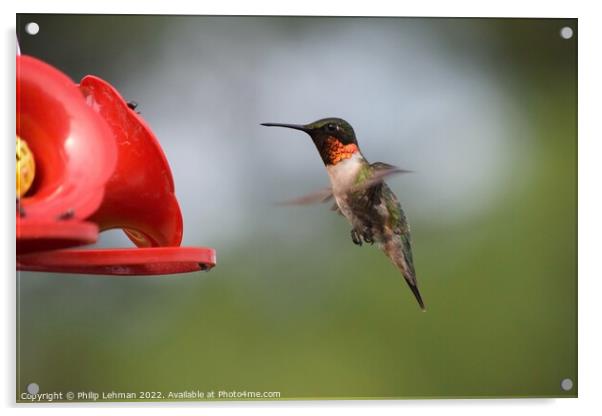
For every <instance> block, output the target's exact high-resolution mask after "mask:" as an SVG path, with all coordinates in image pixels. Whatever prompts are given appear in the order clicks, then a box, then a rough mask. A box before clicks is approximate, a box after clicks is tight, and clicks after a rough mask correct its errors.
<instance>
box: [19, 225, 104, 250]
mask: <svg viewBox="0 0 602 416" xmlns="http://www.w3.org/2000/svg"><path fill="white" fill-rule="evenodd" d="M97 238H98V226H97V225H96V224H94V223H91V222H85V221H63V222H58V221H49V222H44V221H38V220H27V219H20V218H18V217H17V254H18V255H21V254H27V253H31V252H34V251H41V250H56V249H62V248H66V247H73V246H81V245H85V244H92V243H94V242H96V239H97Z"/></svg>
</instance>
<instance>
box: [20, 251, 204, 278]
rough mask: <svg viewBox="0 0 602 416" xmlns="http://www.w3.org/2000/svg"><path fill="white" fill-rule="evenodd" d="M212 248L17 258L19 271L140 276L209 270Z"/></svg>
mask: <svg viewBox="0 0 602 416" xmlns="http://www.w3.org/2000/svg"><path fill="white" fill-rule="evenodd" d="M213 266H215V250H214V249H212V248H207V247H149V248H121V249H97V250H73V249H70V250H56V251H47V252H39V253H33V254H28V255H24V256H19V257H18V258H17V269H18V270H23V271H37V272H55V273H79V274H106V275H118V276H143V275H159V274H175V273H188V272H194V271H201V270H210V269H211V268H212V267H213Z"/></svg>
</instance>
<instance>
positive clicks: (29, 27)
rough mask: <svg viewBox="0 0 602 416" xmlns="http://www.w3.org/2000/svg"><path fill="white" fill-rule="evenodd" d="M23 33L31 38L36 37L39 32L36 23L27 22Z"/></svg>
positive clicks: (38, 26)
mask: <svg viewBox="0 0 602 416" xmlns="http://www.w3.org/2000/svg"><path fill="white" fill-rule="evenodd" d="M25 31H26V32H27V34H29V35H31V36H34V35H37V34H38V32H39V31H40V25H39V24H37V23H36V22H29V23H27V24H26V25H25Z"/></svg>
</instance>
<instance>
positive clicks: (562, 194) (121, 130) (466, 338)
mask: <svg viewBox="0 0 602 416" xmlns="http://www.w3.org/2000/svg"><path fill="white" fill-rule="evenodd" d="M16 27H17V39H18V44H19V53H20V55H19V56H18V57H17V66H16V75H17V84H16V85H17V160H18V163H17V197H18V198H17V211H16V215H17V222H16V224H17V236H16V239H17V268H18V269H19V270H18V271H17V294H16V295H17V307H18V310H17V358H16V359H17V366H16V368H17V378H16V380H17V398H16V399H17V401H19V402H32V401H33V402H48V401H53V402H77V401H149V402H153V401H184V400H320V399H430V398H458V397H471V398H493V397H496V398H497V397H499V398H505V397H576V396H577V387H578V378H577V37H578V26H577V20H576V19H520V18H505V19H498V18H495V19H494V18H470V19H469V18H401V17H371V18H367V17H366V18H365V17H320V16H313V17H301V16H288V17H286V16H177V15H170V16H146V15H75V14H70V15H61V14H19V15H17V23H16ZM324 119H327V120H325V121H320V122H318V123H313V122H314V121H317V120H324ZM343 120H344V121H343ZM265 123H268V124H270V123H272V124H273V123H280V124H281V123H285V124H294V126H288V127H289V128H282V127H274V126H265V125H262V124H265ZM311 123H313V124H311ZM290 127H292V128H290ZM300 130H301V131H300ZM377 161H380V162H383V163H382V164H374V162H377ZM331 181H332V182H331ZM387 185H388V187H387ZM329 187H330V188H329ZM316 191H317V192H316ZM333 193H334V196H333ZM308 194H309V195H310V196H309V197H301V196H303V195H308ZM395 196H396V199H397V200H398V201H399V203H400V204H401V207H403V212H402V211H399V209H398V208H397V204H396V199H395ZM299 197H301V198H299ZM283 202H284V203H283ZM403 213H405V216H404V214H403ZM338 214H341V215H338ZM406 219H407V221H406ZM124 229H125V232H124ZM410 230H411V237H410V233H409V231H410ZM57 249H59V250H57ZM123 249H127V250H123ZM90 250H95V251H90ZM96 253H100V254H96ZM414 278H415V280H414ZM406 280H407V281H406ZM417 288H419V289H417ZM411 289H412V290H411ZM418 293H419V295H418ZM419 297H420V299H421V302H423V303H424V306H425V311H422V310H421V307H420V305H419V301H418V298H419Z"/></svg>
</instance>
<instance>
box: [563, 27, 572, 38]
mask: <svg viewBox="0 0 602 416" xmlns="http://www.w3.org/2000/svg"><path fill="white" fill-rule="evenodd" d="M560 37H561V38H562V39H570V38H572V37H573V29H572V28H571V27H569V26H565V27H563V28H562V29H560Z"/></svg>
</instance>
